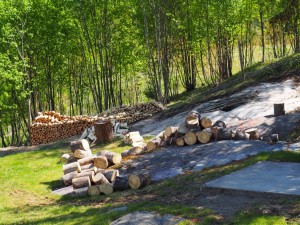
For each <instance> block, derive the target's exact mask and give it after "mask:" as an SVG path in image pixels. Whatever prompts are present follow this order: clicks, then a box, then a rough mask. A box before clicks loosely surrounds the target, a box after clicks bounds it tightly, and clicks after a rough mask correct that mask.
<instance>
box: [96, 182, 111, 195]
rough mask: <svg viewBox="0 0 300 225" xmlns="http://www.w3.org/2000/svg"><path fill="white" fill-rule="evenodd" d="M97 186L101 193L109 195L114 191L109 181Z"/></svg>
mask: <svg viewBox="0 0 300 225" xmlns="http://www.w3.org/2000/svg"><path fill="white" fill-rule="evenodd" d="M98 188H99V190H100V193H103V194H105V195H109V194H111V193H113V192H114V188H113V185H112V184H110V183H105V184H100V185H98Z"/></svg>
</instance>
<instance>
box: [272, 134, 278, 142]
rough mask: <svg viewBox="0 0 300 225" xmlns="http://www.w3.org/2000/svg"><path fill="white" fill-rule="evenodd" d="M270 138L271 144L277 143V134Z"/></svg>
mask: <svg viewBox="0 0 300 225" xmlns="http://www.w3.org/2000/svg"><path fill="white" fill-rule="evenodd" d="M270 138H271V141H272V143H277V142H278V141H279V136H278V134H271V135H270Z"/></svg>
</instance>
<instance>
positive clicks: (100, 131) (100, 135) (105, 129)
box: [94, 120, 114, 143]
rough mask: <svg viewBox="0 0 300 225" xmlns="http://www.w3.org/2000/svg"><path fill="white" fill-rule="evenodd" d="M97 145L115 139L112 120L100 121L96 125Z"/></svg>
mask: <svg viewBox="0 0 300 225" xmlns="http://www.w3.org/2000/svg"><path fill="white" fill-rule="evenodd" d="M94 127H95V136H96V138H97V139H96V143H106V142H111V141H112V140H113V138H114V134H113V125H112V123H111V121H110V120H107V121H104V120H103V121H100V122H98V123H95V124H94Z"/></svg>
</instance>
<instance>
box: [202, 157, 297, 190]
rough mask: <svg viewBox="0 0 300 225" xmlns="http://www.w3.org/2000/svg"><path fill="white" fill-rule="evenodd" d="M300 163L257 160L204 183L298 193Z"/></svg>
mask: <svg viewBox="0 0 300 225" xmlns="http://www.w3.org/2000/svg"><path fill="white" fill-rule="evenodd" d="M299 171H300V163H288V162H268V161H264V162H258V163H256V164H254V165H252V166H249V167H247V168H245V169H242V170H239V171H236V172H233V173H231V174H229V175H226V176H223V177H221V178H218V179H216V180H213V181H210V182H208V183H206V184H205V186H207V187H214V188H223V189H235V190H245V191H256V192H267V193H277V194H292V195H300V176H299Z"/></svg>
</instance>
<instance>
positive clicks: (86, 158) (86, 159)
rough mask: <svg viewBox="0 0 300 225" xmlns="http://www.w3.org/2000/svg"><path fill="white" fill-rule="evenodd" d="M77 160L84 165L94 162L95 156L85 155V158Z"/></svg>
mask: <svg viewBox="0 0 300 225" xmlns="http://www.w3.org/2000/svg"><path fill="white" fill-rule="evenodd" d="M77 162H78V163H79V164H80V166H84V165H88V164H91V163H94V156H88V157H85V158H83V159H79V160H78V161H77Z"/></svg>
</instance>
